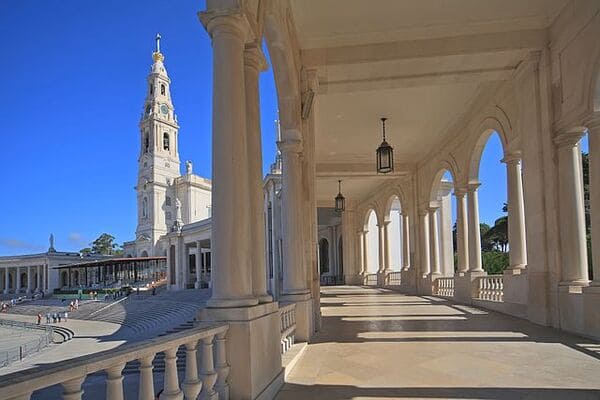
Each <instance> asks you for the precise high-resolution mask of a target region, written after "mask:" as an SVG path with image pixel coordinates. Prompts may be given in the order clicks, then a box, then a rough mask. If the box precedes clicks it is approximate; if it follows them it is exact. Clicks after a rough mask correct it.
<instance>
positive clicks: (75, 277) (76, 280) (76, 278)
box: [72, 270, 79, 286]
mask: <svg viewBox="0 0 600 400" xmlns="http://www.w3.org/2000/svg"><path fill="white" fill-rule="evenodd" d="M72 277H73V286H78V285H79V271H78V270H75V271H73V275H72Z"/></svg>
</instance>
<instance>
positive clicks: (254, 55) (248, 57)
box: [244, 42, 268, 72]
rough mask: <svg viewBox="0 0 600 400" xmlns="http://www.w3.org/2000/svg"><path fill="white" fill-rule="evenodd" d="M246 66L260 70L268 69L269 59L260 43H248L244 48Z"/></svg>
mask: <svg viewBox="0 0 600 400" xmlns="http://www.w3.org/2000/svg"><path fill="white" fill-rule="evenodd" d="M244 66H248V67H251V68H254V69H255V70H256V71H258V72H261V71H266V70H267V68H268V66H267V61H266V59H265V56H264V54H263V52H262V50H261V48H260V46H259V45H258V43H256V42H250V43H246V46H245V48H244Z"/></svg>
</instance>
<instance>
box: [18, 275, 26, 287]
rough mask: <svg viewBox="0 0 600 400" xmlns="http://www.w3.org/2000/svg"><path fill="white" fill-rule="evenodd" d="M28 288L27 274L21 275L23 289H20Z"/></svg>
mask: <svg viewBox="0 0 600 400" xmlns="http://www.w3.org/2000/svg"><path fill="white" fill-rule="evenodd" d="M25 287H27V272H22V273H21V287H20V288H19V289H22V288H25Z"/></svg>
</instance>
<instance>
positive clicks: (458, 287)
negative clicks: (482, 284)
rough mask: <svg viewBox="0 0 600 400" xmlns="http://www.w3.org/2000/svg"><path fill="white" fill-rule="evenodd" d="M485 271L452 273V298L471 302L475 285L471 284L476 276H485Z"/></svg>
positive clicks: (462, 301) (467, 302)
mask: <svg viewBox="0 0 600 400" xmlns="http://www.w3.org/2000/svg"><path fill="white" fill-rule="evenodd" d="M486 275H487V273H486V272H485V271H483V270H482V271H467V272H459V273H457V274H455V275H454V299H455V300H457V301H459V302H461V303H465V304H471V303H472V301H473V297H474V296H475V291H476V290H477V287H476V286H475V285H473V282H474V281H475V279H476V278H479V277H480V276H486Z"/></svg>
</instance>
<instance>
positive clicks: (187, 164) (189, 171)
mask: <svg viewBox="0 0 600 400" xmlns="http://www.w3.org/2000/svg"><path fill="white" fill-rule="evenodd" d="M185 174H186V175H191V174H192V162H191V161H190V160H187V161H186V162H185Z"/></svg>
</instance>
